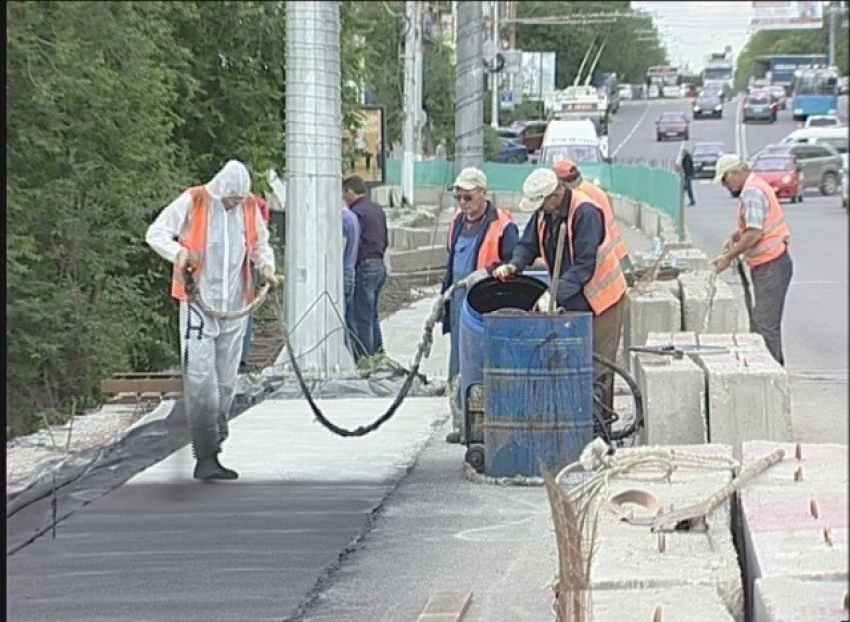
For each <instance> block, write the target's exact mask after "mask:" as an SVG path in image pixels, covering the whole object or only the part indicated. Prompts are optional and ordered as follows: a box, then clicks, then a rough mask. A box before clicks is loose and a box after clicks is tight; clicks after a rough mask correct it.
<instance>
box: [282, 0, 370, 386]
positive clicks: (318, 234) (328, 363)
mask: <svg viewBox="0 0 850 622" xmlns="http://www.w3.org/2000/svg"><path fill="white" fill-rule="evenodd" d="M339 33H340V14H339V2H338V1H324V0H323V1H321V2H310V1H307V2H302V1H297V2H293V1H291V0H290V1H288V2H287V3H286V86H287V88H286V152H287V153H288V154H290V156H291V157H289V158H288V160H287V169H286V204H287V205H288V206H297V208H298V209H288V210H286V231H287V236H286V237H287V244H286V282H285V283H286V284H285V288H286V305H285V306H286V311H285V318H286V326H287V328H288V329H289V331H290V343H291V347H292V349H293V354H294V355H295V356H296V357H297V358H298V360H299V366H300V367H301V368H302V369H303V370H304V371H305V373H310V372H312V373H314V374H316V375H318V376H320V377H321V376H324V377H327V376H330V375H331V374H332V373H335V372H338V371H343V370H349V369H353V367H354V363H353V360H352V358H351V355H350V353H349V352H348V349H347V348H346V347H345V341H344V335H345V331H344V329H345V324H344V320H343V319H342V318H341V317H340V316H342V315H343V314H344V309H345V303H344V300H343V296H342V244H341V242H342V218H341V215H340V207H341V206H340V200H341V198H340V179H341V176H342V161H341V160H342V137H341V133H340V127H341V125H342V112H341V94H340V50H339ZM329 240H331V241H332V240H339V241H340V243H338V244H329V243H328V241H329ZM288 360H289V359H288V354H287V353H285V352H284V353H281V354H280V356H279V357H278V360H277V363H278V364H284V365H285V364H287V363H288Z"/></svg>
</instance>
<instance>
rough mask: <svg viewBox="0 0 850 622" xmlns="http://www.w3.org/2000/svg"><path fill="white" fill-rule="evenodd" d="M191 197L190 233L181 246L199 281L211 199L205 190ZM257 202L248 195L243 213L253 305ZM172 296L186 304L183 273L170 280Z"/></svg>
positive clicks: (248, 288) (246, 270) (192, 191)
mask: <svg viewBox="0 0 850 622" xmlns="http://www.w3.org/2000/svg"><path fill="white" fill-rule="evenodd" d="M189 193H190V194H191V195H192V208H191V210H192V211H191V212H190V214H189V230H188V231H186V232H184V233H182V234H181V235H180V244H182V245H183V247H184V248H185V249H186V250H187V251H188V252H189V263H190V265H191V266H192V269H193V271H194V276H195V279H196V280H197V279H198V278H199V276H200V273H201V268H202V267H203V265H204V253H205V252H206V248H207V217H208V209H209V197H208V195H207V190H206V188H204V186H195V187H194V188H189ZM257 209H258V208H257V201H256V198H255V197H254V195H252V194H249V195H248V196H247V197H245V200H244V201H243V202H242V210H243V214H244V217H245V247H246V253H245V265H244V269H243V272H244V274H245V282H246V284H247V286H246V298H247V299H248V303H249V304H250V303H251V302H253V300H254V286H253V283H252V279H251V267H250V266H249V257H250V256H251V253H252V252H253V250H254V247H256V246H257ZM171 295H172V296H173V297H174V298H176V299H177V300H183V301H185V300H187V298H188V297H187V296H186V283H185V281H184V278H183V273H182V272H180V271H178V270H177V269H176V268H175V269H174V272H173V277H172V280H171Z"/></svg>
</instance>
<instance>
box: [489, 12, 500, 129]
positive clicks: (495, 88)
mask: <svg viewBox="0 0 850 622" xmlns="http://www.w3.org/2000/svg"><path fill="white" fill-rule="evenodd" d="M490 16H491V17H490V19H491V23H490V26H491V27H492V28H491V30H492V36H493V43H495V44H496V49H497V50H498V51H501V49H502V45H501V42H500V41H499V0H493V8H492V9H491V12H490ZM490 91H491V95H492V97H491V98H490V126H491V127H493V128H497V127H499V74H497V73H490Z"/></svg>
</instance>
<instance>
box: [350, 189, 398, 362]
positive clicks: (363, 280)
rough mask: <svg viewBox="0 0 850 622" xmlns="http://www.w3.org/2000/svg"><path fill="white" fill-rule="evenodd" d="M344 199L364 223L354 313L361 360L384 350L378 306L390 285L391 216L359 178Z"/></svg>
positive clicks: (361, 233)
mask: <svg viewBox="0 0 850 622" xmlns="http://www.w3.org/2000/svg"><path fill="white" fill-rule="evenodd" d="M342 191H343V196H344V197H345V203H346V204H347V205H348V208H349V209H350V210H351V211H352V212H354V213H355V214H356V215H357V218H358V219H359V221H360V247H359V248H358V251H357V266H356V268H355V276H354V298H353V300H352V312H353V316H354V327H355V336H356V338H357V339H356V340H355V341H356V342H357V343H356V344H355V345H356V346H357V351H358V357H357V358H358V359H360V358H362V357H368V356H374V355H375V354H376V353H377V352H379V351H381V350H383V347H384V340H383V336H382V335H381V323H380V321H379V319H378V303H379V301H380V298H381V290H383V288H384V284H385V283H386V282H387V267H386V265H385V264H384V253H386V251H387V245H388V235H387V215H386V214H385V213H384V208H383V207H381V206H380V205H378V204H377V203H375V202H374V201H372V200H370V199H369V198H367V197H366V186H365V184H364V183H363V179H361V178H360V177H359V176H357V175H351V176H350V177H346V178H345V180H343V182H342Z"/></svg>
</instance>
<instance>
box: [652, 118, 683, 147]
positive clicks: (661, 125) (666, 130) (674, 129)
mask: <svg viewBox="0 0 850 622" xmlns="http://www.w3.org/2000/svg"><path fill="white" fill-rule="evenodd" d="M688 126H689V124H688V119H687V117H686V116H685V113H683V112H664V113H662V114H661V116H660V117H658V120H657V121H656V122H655V138H656V140H658V141H659V142H660V141H662V140H667V139H668V138H681V139H683V140H688V137H689V136H690V132H689V131H688Z"/></svg>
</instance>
